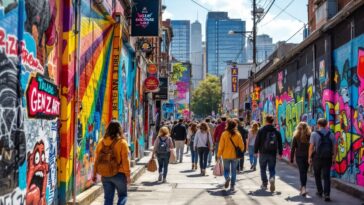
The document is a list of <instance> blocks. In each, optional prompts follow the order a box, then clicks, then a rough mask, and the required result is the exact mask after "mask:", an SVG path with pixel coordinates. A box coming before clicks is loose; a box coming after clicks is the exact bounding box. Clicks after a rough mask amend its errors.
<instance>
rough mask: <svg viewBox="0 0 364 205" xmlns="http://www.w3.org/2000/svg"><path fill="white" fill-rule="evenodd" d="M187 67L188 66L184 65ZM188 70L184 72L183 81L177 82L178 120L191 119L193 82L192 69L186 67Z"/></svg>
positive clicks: (175, 100) (175, 99)
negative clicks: (191, 87) (191, 86)
mask: <svg viewBox="0 0 364 205" xmlns="http://www.w3.org/2000/svg"><path fill="white" fill-rule="evenodd" d="M184 66H186V65H184ZM186 68H187V69H186V70H185V71H184V72H183V75H182V77H181V79H179V80H178V81H177V82H176V90H175V98H174V102H175V106H176V111H177V114H176V119H179V118H189V116H190V111H189V110H190V108H189V103H190V81H191V76H190V74H191V73H190V72H191V68H190V66H186Z"/></svg>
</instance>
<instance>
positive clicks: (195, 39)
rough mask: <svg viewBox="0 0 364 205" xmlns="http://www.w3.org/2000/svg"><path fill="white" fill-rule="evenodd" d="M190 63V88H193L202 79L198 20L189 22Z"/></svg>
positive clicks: (200, 34)
mask: <svg viewBox="0 0 364 205" xmlns="http://www.w3.org/2000/svg"><path fill="white" fill-rule="evenodd" d="M191 64H192V89H194V88H196V87H197V86H198V84H199V82H200V81H201V80H203V51H202V32H201V23H200V22H198V21H195V22H194V23H192V24H191Z"/></svg>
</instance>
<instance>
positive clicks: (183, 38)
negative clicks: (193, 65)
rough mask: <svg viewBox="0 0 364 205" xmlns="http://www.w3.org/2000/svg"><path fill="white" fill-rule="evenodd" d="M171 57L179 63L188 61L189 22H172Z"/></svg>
mask: <svg viewBox="0 0 364 205" xmlns="http://www.w3.org/2000/svg"><path fill="white" fill-rule="evenodd" d="M171 23H172V30H173V39H172V56H173V57H174V58H175V59H177V60H178V61H180V62H189V61H190V53H191V51H190V39H191V37H190V30H191V29H190V21H187V20H172V21H171Z"/></svg>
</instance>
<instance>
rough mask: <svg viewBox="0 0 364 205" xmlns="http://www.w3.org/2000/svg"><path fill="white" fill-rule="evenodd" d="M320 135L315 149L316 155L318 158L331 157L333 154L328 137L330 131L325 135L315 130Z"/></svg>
mask: <svg viewBox="0 0 364 205" xmlns="http://www.w3.org/2000/svg"><path fill="white" fill-rule="evenodd" d="M317 134H319V135H320V139H319V143H318V146H317V149H316V156H317V157H318V158H319V159H331V158H332V155H333V149H332V143H333V142H332V140H331V139H330V135H331V132H330V131H329V132H328V133H327V134H326V135H324V134H322V133H321V132H317Z"/></svg>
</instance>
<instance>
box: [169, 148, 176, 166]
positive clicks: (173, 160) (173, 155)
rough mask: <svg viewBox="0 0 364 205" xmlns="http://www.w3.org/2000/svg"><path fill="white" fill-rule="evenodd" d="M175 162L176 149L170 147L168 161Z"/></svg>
mask: <svg viewBox="0 0 364 205" xmlns="http://www.w3.org/2000/svg"><path fill="white" fill-rule="evenodd" d="M175 162H176V151H175V149H171V152H170V153H169V163H171V164H173V163H175Z"/></svg>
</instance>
